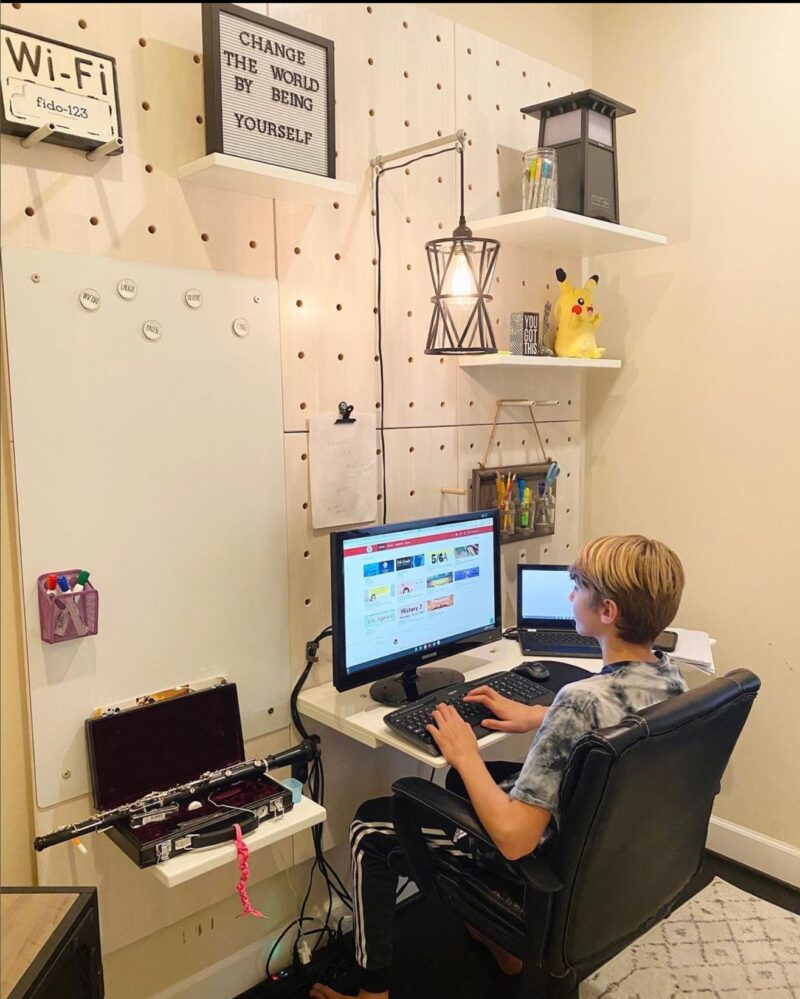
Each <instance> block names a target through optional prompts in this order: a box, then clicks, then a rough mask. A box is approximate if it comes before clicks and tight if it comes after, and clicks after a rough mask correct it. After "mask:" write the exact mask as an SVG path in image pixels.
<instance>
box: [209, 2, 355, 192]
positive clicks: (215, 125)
mask: <svg viewBox="0 0 800 999" xmlns="http://www.w3.org/2000/svg"><path fill="white" fill-rule="evenodd" d="M202 6H203V85H204V92H205V105H206V114H205V123H206V154H210V153H223V154H225V155H226V156H236V155H238V154H237V153H232V152H230V151H229V150H227V149H225V147H224V141H223V128H222V61H221V51H220V49H221V46H220V27H219V19H220V14H229V15H231V16H232V17H235V18H237V19H239V20H241V21H243V22H247V23H248V24H253V25H257V26H258V27H261V28H268V29H269V30H270V31H276V32H279V33H280V34H283V35H286V36H287V37H288V38H291V39H293V40H296V41H298V42H304V43H306V44H309V45H315V46H317V47H319V48H322V49H324V50H325V73H326V84H327V109H326V127H327V134H328V150H327V153H328V154H327V161H328V162H327V174H326V176H327V177H329V178H331V179H334V178H335V177H336V120H335V91H334V44H333V41H332V40H331V39H330V38H322V37H321V36H320V35H314V34H312V33H311V32H309V31H303V30H302V28H296V27H295V26H294V25H291V24H285V23H284V22H283V21H276V20H275V19H274V18H271V17H266V16H265V15H264V14H256V13H255V12H254V11H250V10H247V9H245V8H244V7H239V6H237V5H236V4H229V3H204V4H203V5H202ZM239 158H240V159H247V158H248V157H242V156H240V157H239ZM250 162H264V161H262V160H250ZM276 165H279V164H276ZM287 169H293V168H287ZM309 172H311V171H309ZM318 176H321V175H318Z"/></svg>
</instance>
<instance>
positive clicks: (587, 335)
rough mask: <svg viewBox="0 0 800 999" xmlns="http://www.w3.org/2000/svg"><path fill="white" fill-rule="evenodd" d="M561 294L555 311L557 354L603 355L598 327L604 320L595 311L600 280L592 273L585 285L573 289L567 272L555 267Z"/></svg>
mask: <svg viewBox="0 0 800 999" xmlns="http://www.w3.org/2000/svg"><path fill="white" fill-rule="evenodd" d="M556 279H557V280H558V283H559V285H560V286H561V294H560V295H559V297H558V301H557V302H556V305H555V309H554V310H553V314H554V318H555V320H556V322H557V323H558V328H557V329H556V341H555V351H556V354H557V356H558V357H602V356H603V354H605V352H606V348H605V347H598V346H597V341H596V340H595V336H594V334H595V330H596V329H597V327H598V326H599V325H600V323H601V322H602V321H603V317H602V316H601V315H600V313H599V312H595V311H594V290H595V288H596V287H597V282H598V281H599V280H600V279H599V278H598V276H597V275H596V274H593V275H592V276H591V277H590V278H589V280H588V281H587V282H586V284H585V286H584V287H583V288H573V287H572V285H571V284H570V283H569V281H567V274H566V271H564V270H562V269H561V268H560V267H559V268H558V269H557V270H556Z"/></svg>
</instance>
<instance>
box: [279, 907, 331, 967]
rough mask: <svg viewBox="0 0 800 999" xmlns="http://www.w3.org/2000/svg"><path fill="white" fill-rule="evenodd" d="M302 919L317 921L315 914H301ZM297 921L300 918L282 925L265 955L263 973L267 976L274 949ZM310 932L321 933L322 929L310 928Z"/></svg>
mask: <svg viewBox="0 0 800 999" xmlns="http://www.w3.org/2000/svg"><path fill="white" fill-rule="evenodd" d="M302 920H303V921H305V922H315V921H318V920H317V917H316V916H303V917H302ZM299 922H301V920H300V919H293V920H292V921H291V923H289V925H288V926H284V928H283V930H282V931H281V934H280V936H279V937H278V939H277V940H276V941H275V943H274V944H273V945H272V947H271V948H270V952H269V954H268V955H267V964H266V968H265V974H266V976H267V978H269V977H270V970H269V966H270V962H271V961H272V958H273V956H274V954H275V951H276V950H277V949H278V947H279V946H280V942H281V940H283V938H284V937H285V936H286V934H287V933H288V932H289V930H290V929H291V928H292V927H293V926H296V925H297V924H298V923H299ZM310 932H311V933H323V932H324V930H321V929H319V930H311V931H310Z"/></svg>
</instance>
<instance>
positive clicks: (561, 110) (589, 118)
mask: <svg viewBox="0 0 800 999" xmlns="http://www.w3.org/2000/svg"><path fill="white" fill-rule="evenodd" d="M520 110H521V111H522V113H523V114H528V115H531V116H532V117H534V118H538V119H539V122H540V124H539V145H540V146H548V147H550V148H552V149H555V150H556V157H557V162H558V207H559V208H561V209H562V210H563V211H566V212H577V213H578V214H579V215H586V216H587V217H588V218H594V219H603V220H604V221H606V222H616V223H619V190H618V187H617V141H616V140H617V118H621V117H622V116H623V115H626V114H634V113H635V110H636V109H635V108H630V107H628V106H627V104H620V102H619V101H614V100H612V99H611V98H610V97H604V96H603V94H598V93H597V91H595V90H582V91H581V92H580V93H577V94H570V95H569V96H568V97H559V98H557V99H556V100H551V101H545V102H544V103H542V104H532V105H531V106H530V107H527V108H520Z"/></svg>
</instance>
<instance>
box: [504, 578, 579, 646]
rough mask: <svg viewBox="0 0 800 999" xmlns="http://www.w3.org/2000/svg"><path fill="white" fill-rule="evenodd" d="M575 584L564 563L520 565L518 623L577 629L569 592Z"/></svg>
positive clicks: (536, 626)
mask: <svg viewBox="0 0 800 999" xmlns="http://www.w3.org/2000/svg"><path fill="white" fill-rule="evenodd" d="M573 586H574V584H573V582H572V580H571V579H570V578H569V568H568V566H565V565H526V564H524V563H523V564H520V565H518V566H517V625H518V626H519V627H522V628H563V629H568V630H571V631H574V630H575V618H574V617H573V616H572V604H571V603H570V601H569V594H570V592H571V591H572V588H573Z"/></svg>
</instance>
